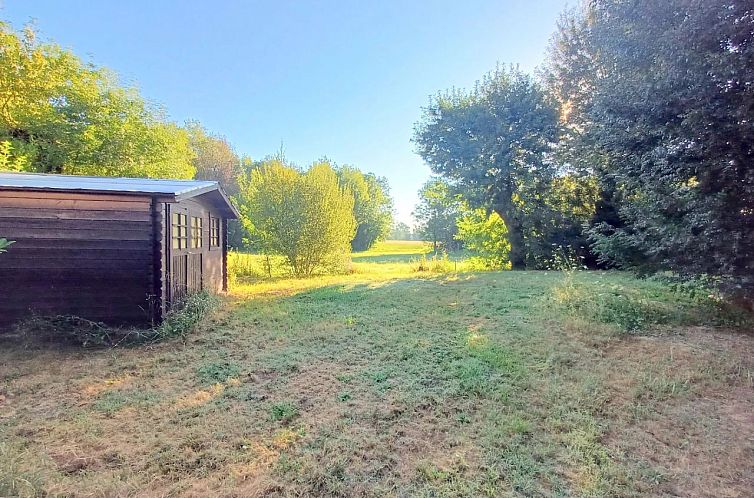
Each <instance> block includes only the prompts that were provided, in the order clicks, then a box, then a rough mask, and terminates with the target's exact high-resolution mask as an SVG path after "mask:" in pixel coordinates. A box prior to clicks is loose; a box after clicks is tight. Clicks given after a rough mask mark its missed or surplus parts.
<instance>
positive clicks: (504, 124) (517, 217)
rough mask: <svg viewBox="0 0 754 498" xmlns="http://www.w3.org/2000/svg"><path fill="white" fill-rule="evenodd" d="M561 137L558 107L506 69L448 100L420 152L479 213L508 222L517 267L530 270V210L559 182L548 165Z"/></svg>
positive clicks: (431, 116) (440, 98) (428, 119)
mask: <svg viewBox="0 0 754 498" xmlns="http://www.w3.org/2000/svg"><path fill="white" fill-rule="evenodd" d="M557 136H558V110H557V106H556V105H555V103H554V101H553V100H552V99H551V98H549V97H548V95H547V94H546V93H545V91H544V90H543V88H542V87H541V86H540V85H539V84H538V83H536V82H535V81H534V79H533V78H532V77H530V76H529V75H527V74H525V73H523V72H521V71H519V70H518V69H515V68H511V69H509V70H506V69H502V68H498V69H497V70H495V71H493V72H491V73H490V74H488V75H486V76H485V77H484V79H483V80H482V81H480V82H479V83H478V84H477V86H476V87H475V88H474V89H473V90H471V91H469V92H463V91H459V90H453V91H449V92H445V93H440V94H438V95H437V96H436V97H434V98H432V99H431V100H430V103H429V105H428V106H427V107H426V108H425V109H424V115H423V117H422V119H421V121H420V122H419V123H417V125H416V129H415V133H414V139H413V140H414V143H415V144H416V148H417V152H418V153H419V155H420V156H421V157H422V158H423V159H424V161H425V162H426V163H427V164H428V165H429V166H430V168H431V169H432V171H433V172H434V173H436V174H438V175H442V176H444V177H445V178H447V179H448V180H449V181H450V182H452V185H453V187H454V188H456V189H457V190H458V192H460V193H462V194H463V197H464V198H465V199H466V200H467V201H468V202H469V203H471V204H472V205H473V206H475V207H489V208H490V209H492V210H493V211H495V212H496V213H497V214H498V215H499V216H500V218H501V219H502V220H503V221H504V223H505V225H506V227H507V229H508V240H509V243H510V245H511V249H510V259H511V264H512V266H513V267H514V268H523V267H524V266H525V265H526V247H525V244H526V242H525V231H526V220H525V219H524V212H523V210H522V206H523V205H524V204H529V205H534V204H536V203H539V202H540V196H539V192H540V191H541V190H542V188H543V187H544V186H546V184H547V182H548V181H549V180H550V179H551V178H552V177H553V176H554V174H555V169H554V167H553V165H552V164H551V163H550V162H549V161H548V153H550V152H551V150H552V147H553V143H554V142H555V141H556V140H557Z"/></svg>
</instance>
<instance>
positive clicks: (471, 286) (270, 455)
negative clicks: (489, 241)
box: [0, 258, 754, 497]
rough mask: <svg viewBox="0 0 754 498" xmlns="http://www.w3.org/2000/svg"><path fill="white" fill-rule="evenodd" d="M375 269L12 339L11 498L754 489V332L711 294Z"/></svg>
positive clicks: (5, 424) (587, 275) (7, 367)
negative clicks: (125, 326)
mask: <svg viewBox="0 0 754 498" xmlns="http://www.w3.org/2000/svg"><path fill="white" fill-rule="evenodd" d="M364 264H365V265H372V266H373V267H374V268H369V267H367V268H366V270H365V271H363V272H353V273H349V274H345V275H336V276H320V277H314V278H309V279H300V280H295V279H287V278H282V277H281V278H277V279H273V280H272V281H264V280H259V279H254V278H250V279H246V280H245V279H240V280H239V281H238V282H236V284H235V287H234V289H233V293H232V296H231V297H230V298H229V301H228V303H227V304H226V307H225V309H224V310H223V311H221V312H219V313H215V314H214V315H213V317H211V318H210V319H205V320H204V321H203V322H202V323H200V325H199V327H198V330H197V332H195V333H194V334H192V335H189V336H187V337H186V338H185V343H184V342H180V341H174V342H166V343H162V344H158V345H155V346H151V347H149V348H145V349H133V348H129V349H115V350H106V351H102V350H100V351H87V352H82V351H80V350H73V349H70V350H59V349H38V350H23V349H14V348H4V349H2V350H0V386H2V387H0V396H1V397H0V441H1V443H0V496H4V495H5V494H9V495H13V494H17V495H26V496H34V495H43V494H45V493H46V494H48V495H53V496H55V495H67V496H79V495H81V496H87V495H100V496H116V495H120V496H128V495H132V494H143V495H157V496H164V495H172V496H180V495H189V496H344V497H345V496H419V497H422V496H424V497H430V496H432V497H437V496H448V497H450V496H453V497H457V496H469V497H472V496H474V497H475V496H640V495H642V496H645V495H649V496H667V495H681V496H745V495H746V494H747V493H749V492H750V490H751V489H754V487H753V486H754V476H752V475H751V473H750V472H749V470H750V464H751V460H750V456H751V452H752V451H753V450H754V443H753V441H754V424H752V423H751V422H752V420H751V413H754V381H753V377H752V372H753V371H754V360H752V358H754V354H752V353H754V340H753V339H752V337H751V336H750V335H747V334H746V333H745V332H742V331H741V330H729V329H725V328H722V327H721V326H719V323H721V321H723V320H722V318H724V317H725V316H728V315H727V314H726V313H723V311H720V310H718V311H714V312H711V311H710V309H711V308H708V307H707V304H708V303H707V302H706V301H699V300H697V299H696V298H693V299H692V298H689V297H687V296H685V295H682V294H676V293H674V292H673V291H672V290H671V289H670V288H669V287H667V286H665V285H664V284H662V283H659V282H653V281H639V280H635V279H633V278H631V277H628V276H625V275H622V274H616V273H604V272H599V273H592V272H583V273H577V274H574V275H571V276H567V275H564V274H562V273H558V272H484V273H474V272H454V271H449V272H447V273H439V274H438V273H432V272H416V271H414V270H413V269H412V266H411V264H412V263H411V262H410V258H409V260H408V261H407V260H405V259H404V260H401V261H398V262H395V261H394V262H384V263H375V262H371V263H364ZM367 270H368V271H367ZM605 293H613V294H614V295H613V297H611V298H600V297H599V296H600V295H601V294H605ZM615 293H617V294H615ZM624 302H629V303H633V304H630V305H626V306H625V307H624V306H623V304H621V303H624ZM637 303H639V304H637ZM624 308H625V309H624ZM616 309H617V311H616ZM658 310H659V311H658ZM711 315H715V317H714V319H713V317H712V316H711ZM639 316H649V318H646V319H641V320H639V319H638V318H637V317H639ZM628 325H630V326H628Z"/></svg>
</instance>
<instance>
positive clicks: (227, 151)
mask: <svg viewBox="0 0 754 498" xmlns="http://www.w3.org/2000/svg"><path fill="white" fill-rule="evenodd" d="M186 131H187V132H188V136H189V144H190V145H191V150H192V151H193V152H194V159H193V161H192V162H193V165H194V169H195V170H196V175H195V177H196V179H197V180H214V181H216V182H218V183H219V184H220V186H221V187H223V190H225V192H226V193H227V194H228V195H230V196H234V195H236V194H238V192H239V187H238V179H239V177H240V176H241V174H242V172H243V170H242V167H241V158H240V157H238V154H236V151H234V150H233V147H232V146H231V145H230V143H229V142H228V140H227V139H226V138H225V137H223V136H220V135H214V134H211V133H209V132H208V131H207V130H205V129H204V127H203V126H202V125H201V124H200V123H199V122H197V121H189V122H188V123H186Z"/></svg>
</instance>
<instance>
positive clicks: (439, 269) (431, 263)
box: [411, 253, 456, 273]
mask: <svg viewBox="0 0 754 498" xmlns="http://www.w3.org/2000/svg"><path fill="white" fill-rule="evenodd" d="M455 268H456V264H455V263H454V262H453V261H450V259H448V254H447V253H441V254H435V255H434V256H432V257H431V258H427V256H426V255H425V254H422V255H421V256H420V257H419V258H418V259H415V260H412V261H411V271H413V272H428V273H449V272H452V271H454V270H455Z"/></svg>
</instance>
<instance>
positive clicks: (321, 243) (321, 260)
mask: <svg viewBox="0 0 754 498" xmlns="http://www.w3.org/2000/svg"><path fill="white" fill-rule="evenodd" d="M240 183H241V185H240V187H241V194H240V196H239V198H240V200H241V203H240V209H241V213H242V216H243V219H242V221H243V224H244V225H245V227H246V228H247V230H248V231H249V232H250V233H251V234H252V235H253V236H254V237H255V238H256V239H257V240H258V241H259V245H260V249H261V250H262V252H264V253H265V254H277V255H281V256H284V257H285V258H286V261H287V263H288V265H289V266H290V268H291V271H292V272H293V273H294V274H295V275H297V276H305V275H311V274H313V273H315V272H320V271H331V270H336V269H340V268H342V267H343V265H344V264H345V261H346V259H347V257H348V254H349V253H350V244H351V240H352V239H353V236H354V234H355V233H356V219H355V217H354V196H353V194H352V193H351V192H350V191H349V190H348V189H346V188H344V187H342V186H341V184H340V183H339V181H338V175H337V173H336V172H335V170H334V169H333V168H332V167H331V166H330V164H328V163H326V162H320V163H315V164H313V165H312V166H311V167H310V168H309V169H308V170H307V171H305V172H301V171H299V170H298V169H296V168H294V167H292V166H290V165H288V164H286V163H285V162H284V161H282V160H280V159H271V160H268V161H265V162H263V164H262V165H261V166H260V167H258V168H255V169H253V170H251V172H250V174H249V176H248V178H242V179H241V182H240Z"/></svg>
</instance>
